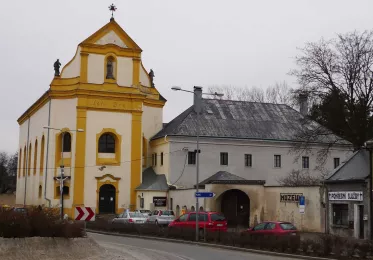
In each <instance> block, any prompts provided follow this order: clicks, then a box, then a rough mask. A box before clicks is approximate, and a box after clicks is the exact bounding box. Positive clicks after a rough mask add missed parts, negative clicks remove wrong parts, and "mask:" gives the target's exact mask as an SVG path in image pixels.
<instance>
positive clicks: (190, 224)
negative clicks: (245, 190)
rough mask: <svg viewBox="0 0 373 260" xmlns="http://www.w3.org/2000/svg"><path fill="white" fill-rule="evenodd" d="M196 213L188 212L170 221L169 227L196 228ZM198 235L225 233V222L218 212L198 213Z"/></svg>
mask: <svg viewBox="0 0 373 260" xmlns="http://www.w3.org/2000/svg"><path fill="white" fill-rule="evenodd" d="M196 219H197V217H196V212H188V213H185V214H184V215H181V216H180V217H179V218H177V219H175V220H174V221H172V222H171V223H170V225H169V227H183V228H184V227H187V228H194V229H195V228H196ZM198 227H199V230H200V235H203V232H204V229H206V231H222V232H226V231H227V220H226V218H225V217H224V215H223V214H222V213H220V212H198Z"/></svg>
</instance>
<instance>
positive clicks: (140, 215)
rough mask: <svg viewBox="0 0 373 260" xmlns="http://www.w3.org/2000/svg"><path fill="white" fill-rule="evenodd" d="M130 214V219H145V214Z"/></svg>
mask: <svg viewBox="0 0 373 260" xmlns="http://www.w3.org/2000/svg"><path fill="white" fill-rule="evenodd" d="M129 214H130V218H143V217H144V215H143V214H141V213H138V212H136V213H135V212H131V213H129Z"/></svg>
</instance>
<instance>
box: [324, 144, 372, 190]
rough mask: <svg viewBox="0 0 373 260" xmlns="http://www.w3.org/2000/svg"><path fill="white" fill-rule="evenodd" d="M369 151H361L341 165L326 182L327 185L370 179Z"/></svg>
mask: <svg viewBox="0 0 373 260" xmlns="http://www.w3.org/2000/svg"><path fill="white" fill-rule="evenodd" d="M369 165H370V159H369V151H367V150H365V149H361V150H359V151H356V152H355V153H353V154H352V155H351V156H350V157H349V158H348V159H347V160H346V161H345V162H343V163H342V164H340V165H339V166H338V167H337V168H335V169H334V171H333V172H332V173H331V174H330V175H329V177H327V179H326V180H325V182H326V183H338V182H354V181H365V180H366V178H368V177H369V174H370V171H369Z"/></svg>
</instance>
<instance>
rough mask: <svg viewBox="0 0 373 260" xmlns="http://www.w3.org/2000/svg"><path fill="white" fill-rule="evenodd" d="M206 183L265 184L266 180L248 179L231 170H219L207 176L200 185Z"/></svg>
mask: <svg viewBox="0 0 373 260" xmlns="http://www.w3.org/2000/svg"><path fill="white" fill-rule="evenodd" d="M206 184H258V185H264V184H265V181H264V180H247V179H245V178H242V177H240V176H237V175H234V174H232V173H230V172H226V171H219V172H217V173H215V174H214V175H212V176H211V177H209V178H207V179H206V180H204V181H202V182H200V183H199V185H200V186H203V185H206Z"/></svg>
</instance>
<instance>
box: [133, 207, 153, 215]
mask: <svg viewBox="0 0 373 260" xmlns="http://www.w3.org/2000/svg"><path fill="white" fill-rule="evenodd" d="M135 212H137V213H141V214H143V215H144V216H145V217H148V216H149V215H150V214H151V213H152V212H151V211H150V210H148V209H137V210H135Z"/></svg>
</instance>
